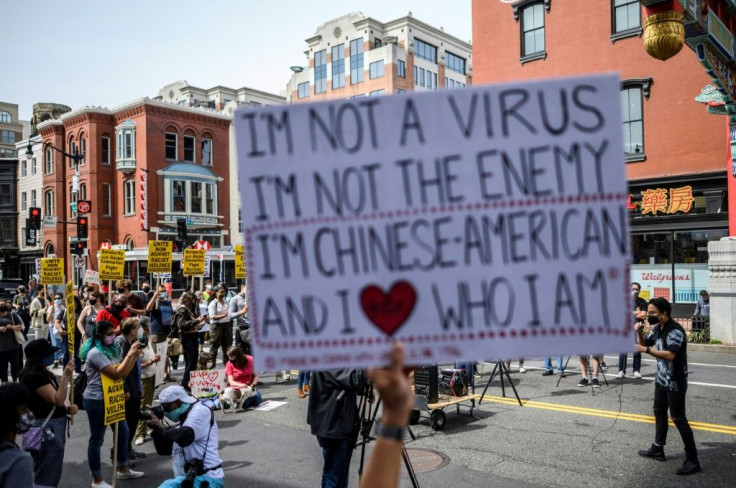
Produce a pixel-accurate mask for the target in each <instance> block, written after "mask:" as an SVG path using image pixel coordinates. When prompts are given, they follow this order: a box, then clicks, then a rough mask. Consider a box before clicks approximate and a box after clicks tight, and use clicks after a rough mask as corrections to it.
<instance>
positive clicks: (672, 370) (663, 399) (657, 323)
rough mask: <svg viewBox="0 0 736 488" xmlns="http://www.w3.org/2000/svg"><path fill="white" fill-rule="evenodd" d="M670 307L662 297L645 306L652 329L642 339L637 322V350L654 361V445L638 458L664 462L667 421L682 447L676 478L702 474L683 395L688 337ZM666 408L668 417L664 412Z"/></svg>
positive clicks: (643, 451) (685, 389)
mask: <svg viewBox="0 0 736 488" xmlns="http://www.w3.org/2000/svg"><path fill="white" fill-rule="evenodd" d="M671 314H672V305H670V302H669V301H667V299H665V298H661V297H658V298H654V299H652V300H649V304H648V305H647V322H649V324H650V325H652V326H653V327H654V328H653V329H652V331H651V332H650V333H649V335H647V336H646V338H642V336H641V335H640V334H639V330H640V329H641V328H642V327H643V324H641V323H639V322H637V324H636V325H635V326H634V329H635V330H636V332H637V334H636V340H637V345H636V350H637V351H638V352H644V353H647V354H649V355H650V356H652V357H654V358H655V359H656V360H657V376H656V378H655V381H654V407H653V410H654V425H655V434H654V444H652V446H651V447H650V448H649V449H647V450H641V451H639V455H640V456H642V457H647V458H651V459H656V460H657V461H664V460H665V456H664V445H665V444H666V442H667V429H668V421H669V418H671V419H672V421H673V422H674V424H675V427H677V430H678V431H679V432H680V437H682V443H683V444H685V462H684V463H683V464H682V466H681V467H680V469H678V470H677V474H679V475H690V474H695V473H697V472H699V471H701V468H700V462H699V461H698V450H697V448H696V446H695V438H694V436H693V431H692V429H691V428H690V424H689V423H688V421H687V417H686V416H685V393H686V392H687V374H688V373H687V337H686V335H685V330H684V329H683V328H682V326H681V325H680V324H678V323H677V322H675V321H674V320H672V317H671ZM668 409H669V413H670V415H669V418H668V416H667V410H668Z"/></svg>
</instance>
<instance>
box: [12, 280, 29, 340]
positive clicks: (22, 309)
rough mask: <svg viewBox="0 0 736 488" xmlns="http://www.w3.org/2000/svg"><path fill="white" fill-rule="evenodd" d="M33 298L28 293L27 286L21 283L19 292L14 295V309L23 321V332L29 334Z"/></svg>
mask: <svg viewBox="0 0 736 488" xmlns="http://www.w3.org/2000/svg"><path fill="white" fill-rule="evenodd" d="M30 308H31V299H30V297H29V296H28V295H27V294H26V287H25V286H23V285H21V286H19V287H18V293H16V295H15V296H14V297H13V309H14V310H15V313H17V314H18V317H20V319H21V320H22V321H23V333H24V334H28V328H29V327H30V326H31V313H30Z"/></svg>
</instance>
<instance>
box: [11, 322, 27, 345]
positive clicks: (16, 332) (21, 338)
mask: <svg viewBox="0 0 736 488" xmlns="http://www.w3.org/2000/svg"><path fill="white" fill-rule="evenodd" d="M13 315H15V314H11V316H10V320H12V321H13V326H15V325H16V324H15V317H13ZM13 334H14V335H15V342H17V343H18V344H20V345H21V346H22V345H23V344H25V343H26V342H28V339H26V336H24V335H23V332H21V331H19V330H13Z"/></svg>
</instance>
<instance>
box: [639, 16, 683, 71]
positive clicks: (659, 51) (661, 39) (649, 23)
mask: <svg viewBox="0 0 736 488" xmlns="http://www.w3.org/2000/svg"><path fill="white" fill-rule="evenodd" d="M684 19H685V16H684V15H683V14H682V12H672V11H670V12H660V13H657V14H652V15H650V16H649V17H647V18H646V19H644V48H645V49H646V50H647V53H649V55H650V56H651V57H653V58H657V59H659V60H662V61H664V60H666V59H669V58H671V57H672V56H674V55H675V54H677V53H679V52H680V50H681V49H682V46H684V45H685V24H684V23H683V22H684Z"/></svg>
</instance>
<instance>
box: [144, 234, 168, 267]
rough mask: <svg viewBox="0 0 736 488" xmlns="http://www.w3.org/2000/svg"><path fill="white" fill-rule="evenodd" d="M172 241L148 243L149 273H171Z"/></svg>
mask: <svg viewBox="0 0 736 488" xmlns="http://www.w3.org/2000/svg"><path fill="white" fill-rule="evenodd" d="M171 248H172V242H171V241H148V272H149V273H171Z"/></svg>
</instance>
